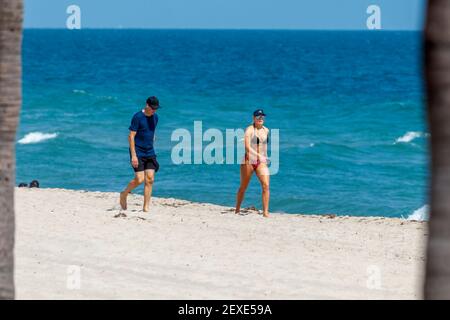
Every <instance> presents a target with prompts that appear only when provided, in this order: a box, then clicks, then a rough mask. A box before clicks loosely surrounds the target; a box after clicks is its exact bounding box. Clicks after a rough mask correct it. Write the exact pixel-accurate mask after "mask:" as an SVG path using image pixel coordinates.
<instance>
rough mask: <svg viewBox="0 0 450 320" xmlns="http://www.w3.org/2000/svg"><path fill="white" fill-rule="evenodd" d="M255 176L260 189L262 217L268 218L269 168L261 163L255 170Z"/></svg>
mask: <svg viewBox="0 0 450 320" xmlns="http://www.w3.org/2000/svg"><path fill="white" fill-rule="evenodd" d="M256 176H257V177H258V179H259V182H260V183H261V188H262V204H263V216H264V217H266V218H268V217H269V199H270V188H269V185H270V174H269V168H267V165H266V164H265V163H261V164H260V165H259V166H258V168H257V169H256Z"/></svg>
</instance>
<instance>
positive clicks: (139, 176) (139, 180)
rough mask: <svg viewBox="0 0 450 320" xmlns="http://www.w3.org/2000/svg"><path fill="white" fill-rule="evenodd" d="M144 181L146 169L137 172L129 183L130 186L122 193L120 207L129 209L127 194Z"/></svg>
mask: <svg viewBox="0 0 450 320" xmlns="http://www.w3.org/2000/svg"><path fill="white" fill-rule="evenodd" d="M142 182H144V171H141V172H136V173H135V174H134V179H133V180H131V181H130V182H129V183H128V186H127V187H126V189H125V190H124V191H122V192H121V193H120V207H121V208H122V209H123V210H127V196H128V194H129V193H130V192H131V191H132V190H133V189H134V188H137V187H138V186H139V185H140V184H141V183H142Z"/></svg>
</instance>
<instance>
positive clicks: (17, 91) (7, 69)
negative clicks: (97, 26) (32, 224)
mask: <svg viewBox="0 0 450 320" xmlns="http://www.w3.org/2000/svg"><path fill="white" fill-rule="evenodd" d="M22 16H23V5H22V0H1V3H0V299H14V255H13V250H14V184H15V151H14V145H15V137H16V128H17V123H18V119H19V113H20V106H21V105H22V70H21V68H22V63H21V47H22Z"/></svg>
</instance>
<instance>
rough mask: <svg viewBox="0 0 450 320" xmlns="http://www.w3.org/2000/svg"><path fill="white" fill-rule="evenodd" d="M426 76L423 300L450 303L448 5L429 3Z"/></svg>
mask: <svg viewBox="0 0 450 320" xmlns="http://www.w3.org/2000/svg"><path fill="white" fill-rule="evenodd" d="M425 70H426V71H425V72H426V90H427V100H428V121H429V125H430V132H431V199H430V204H431V212H430V222H429V239H428V249H427V264H426V276H425V298H426V299H450V1H449V0H429V1H428V11H427V22H426V29H425Z"/></svg>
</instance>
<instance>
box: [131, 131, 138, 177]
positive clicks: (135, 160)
mask: <svg viewBox="0 0 450 320" xmlns="http://www.w3.org/2000/svg"><path fill="white" fill-rule="evenodd" d="M135 136H136V131H131V130H130V134H129V135H128V143H129V145H130V152H131V165H132V166H133V167H134V168H137V166H138V164H139V162H138V158H137V155H136V147H135V145H134V137H135Z"/></svg>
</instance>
